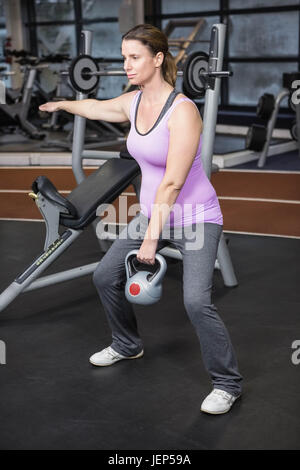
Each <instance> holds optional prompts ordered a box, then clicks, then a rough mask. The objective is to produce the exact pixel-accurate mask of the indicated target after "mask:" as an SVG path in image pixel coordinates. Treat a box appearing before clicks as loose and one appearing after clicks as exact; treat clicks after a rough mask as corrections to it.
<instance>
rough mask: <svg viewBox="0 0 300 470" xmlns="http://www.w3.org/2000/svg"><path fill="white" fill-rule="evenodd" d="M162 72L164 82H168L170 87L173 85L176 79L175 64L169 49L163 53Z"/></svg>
mask: <svg viewBox="0 0 300 470" xmlns="http://www.w3.org/2000/svg"><path fill="white" fill-rule="evenodd" d="M162 73H163V77H164V79H165V80H166V82H168V83H169V85H171V86H172V87H175V85H176V79H177V66H176V63H175V59H174V57H173V56H172V54H171V52H169V51H167V53H166V54H165V58H164V61H163V64H162Z"/></svg>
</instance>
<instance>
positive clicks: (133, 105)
mask: <svg viewBox="0 0 300 470" xmlns="http://www.w3.org/2000/svg"><path fill="white" fill-rule="evenodd" d="M141 93H142V91H141V90H139V91H138V93H136V94H135V95H134V97H133V99H132V101H131V105H130V122H134V119H135V109H136V105H137V102H138V99H139V96H140V95H141Z"/></svg>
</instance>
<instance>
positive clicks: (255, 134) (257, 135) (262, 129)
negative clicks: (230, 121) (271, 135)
mask: <svg viewBox="0 0 300 470" xmlns="http://www.w3.org/2000/svg"><path fill="white" fill-rule="evenodd" d="M266 139H267V128H266V126H260V125H259V124H253V125H252V126H251V127H249V130H248V133H247V136H246V148H247V149H249V150H254V151H255V152H260V151H261V150H262V149H263V147H264V145H265V142H266Z"/></svg>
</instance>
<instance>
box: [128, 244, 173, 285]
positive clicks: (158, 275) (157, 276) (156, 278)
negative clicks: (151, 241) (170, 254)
mask: <svg viewBox="0 0 300 470" xmlns="http://www.w3.org/2000/svg"><path fill="white" fill-rule="evenodd" d="M138 251H139V250H131V251H129V253H128V254H127V256H126V258H125V269H126V276H127V279H129V278H130V277H132V276H133V274H135V273H132V268H133V267H132V264H130V258H131V257H132V256H134V255H135V256H136V255H137V254H138ZM155 259H157V261H158V262H159V265H160V269H157V270H156V272H155V273H153V274H151V275H150V276H148V281H149V282H151V284H153V285H156V284H158V283H159V282H160V280H161V279H162V278H163V277H164V275H165V273H166V270H167V263H166V260H165V258H164V257H163V256H162V255H160V254H159V253H156V254H155ZM135 272H137V270H136V269H135Z"/></svg>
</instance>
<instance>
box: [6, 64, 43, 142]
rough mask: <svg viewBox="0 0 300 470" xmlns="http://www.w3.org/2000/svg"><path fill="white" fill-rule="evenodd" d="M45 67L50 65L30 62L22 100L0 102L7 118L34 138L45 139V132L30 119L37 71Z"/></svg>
mask: <svg viewBox="0 0 300 470" xmlns="http://www.w3.org/2000/svg"><path fill="white" fill-rule="evenodd" d="M23 60H25V59H23ZM35 62H36V61H35ZM27 64H28V62H27ZM45 67H48V65H47V64H36V65H34V64H33V63H32V62H30V65H29V67H28V70H27V73H26V75H27V76H26V79H25V82H24V87H23V90H22V100H21V101H20V102H16V103H10V104H0V111H2V112H3V113H5V115H6V118H7V117H8V118H9V119H10V121H12V122H14V123H15V124H16V125H17V126H19V127H20V128H21V129H22V130H23V131H24V132H26V134H28V135H29V136H30V137H32V138H33V139H43V138H44V136H45V134H43V133H41V132H40V131H39V130H38V129H37V127H36V126H35V125H33V124H32V123H31V122H29V120H28V114H29V108H30V104H31V98H32V93H33V86H34V81H35V79H36V75H37V72H38V71H39V70H42V69H43V68H45Z"/></svg>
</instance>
